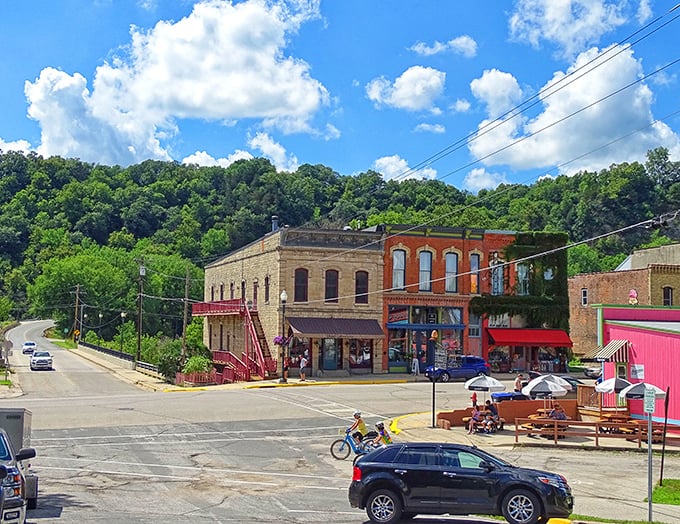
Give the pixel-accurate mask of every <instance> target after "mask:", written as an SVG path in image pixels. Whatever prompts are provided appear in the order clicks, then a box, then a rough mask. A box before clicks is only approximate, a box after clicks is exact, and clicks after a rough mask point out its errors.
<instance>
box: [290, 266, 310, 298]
mask: <svg viewBox="0 0 680 524" xmlns="http://www.w3.org/2000/svg"><path fill="white" fill-rule="evenodd" d="M308 275H309V273H308V271H307V270H306V269H305V268H302V267H300V268H298V269H296V270H295V297H294V298H293V302H307V300H308V298H307V288H308V285H309V284H308V278H309V277H308Z"/></svg>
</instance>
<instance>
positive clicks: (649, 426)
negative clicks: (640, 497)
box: [647, 413, 652, 522]
mask: <svg viewBox="0 0 680 524" xmlns="http://www.w3.org/2000/svg"><path fill="white" fill-rule="evenodd" d="M647 500H648V501H649V503H648V508H647V509H648V515H647V517H648V520H649V522H652V414H651V413H647Z"/></svg>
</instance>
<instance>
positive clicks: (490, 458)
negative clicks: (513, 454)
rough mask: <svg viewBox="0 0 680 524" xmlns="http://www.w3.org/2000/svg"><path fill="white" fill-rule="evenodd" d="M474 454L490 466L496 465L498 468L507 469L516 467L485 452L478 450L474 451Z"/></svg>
mask: <svg viewBox="0 0 680 524" xmlns="http://www.w3.org/2000/svg"><path fill="white" fill-rule="evenodd" d="M475 452H476V453H477V454H478V455H480V456H481V457H482V458H484V460H486V461H487V462H491V463H492V464H496V465H499V466H509V467H512V468H514V467H516V466H515V465H514V464H511V463H510V462H506V461H505V460H503V459H499V458H498V457H495V456H493V455H490V454H489V453H487V452H486V451H482V450H481V449H479V448H477V449H475Z"/></svg>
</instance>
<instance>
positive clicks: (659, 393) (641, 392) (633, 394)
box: [619, 382, 666, 399]
mask: <svg viewBox="0 0 680 524" xmlns="http://www.w3.org/2000/svg"><path fill="white" fill-rule="evenodd" d="M646 389H651V390H653V391H654V397H655V398H664V397H665V396H666V392H665V391H664V390H663V389H661V388H659V387H656V386H655V385H653V384H647V383H646V382H638V383H637V384H631V385H630V386H628V387H625V388H623V389H622V390H621V391H620V392H619V397H621V398H632V399H643V398H645V390H646Z"/></svg>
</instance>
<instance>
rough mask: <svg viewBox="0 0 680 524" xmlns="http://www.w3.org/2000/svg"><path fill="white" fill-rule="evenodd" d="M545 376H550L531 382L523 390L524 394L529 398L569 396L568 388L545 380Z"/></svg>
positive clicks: (537, 378)
mask: <svg viewBox="0 0 680 524" xmlns="http://www.w3.org/2000/svg"><path fill="white" fill-rule="evenodd" d="M544 376H548V375H541V376H540V377H536V378H535V379H533V380H531V381H530V382H529V383H528V384H527V385H526V386H524V387H523V388H522V394H523V395H526V396H527V397H538V398H552V397H563V396H564V395H566V394H567V388H565V387H564V386H562V385H560V384H558V383H557V382H553V381H552V380H545V379H544V378H543V377H544ZM569 387H571V386H569Z"/></svg>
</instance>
